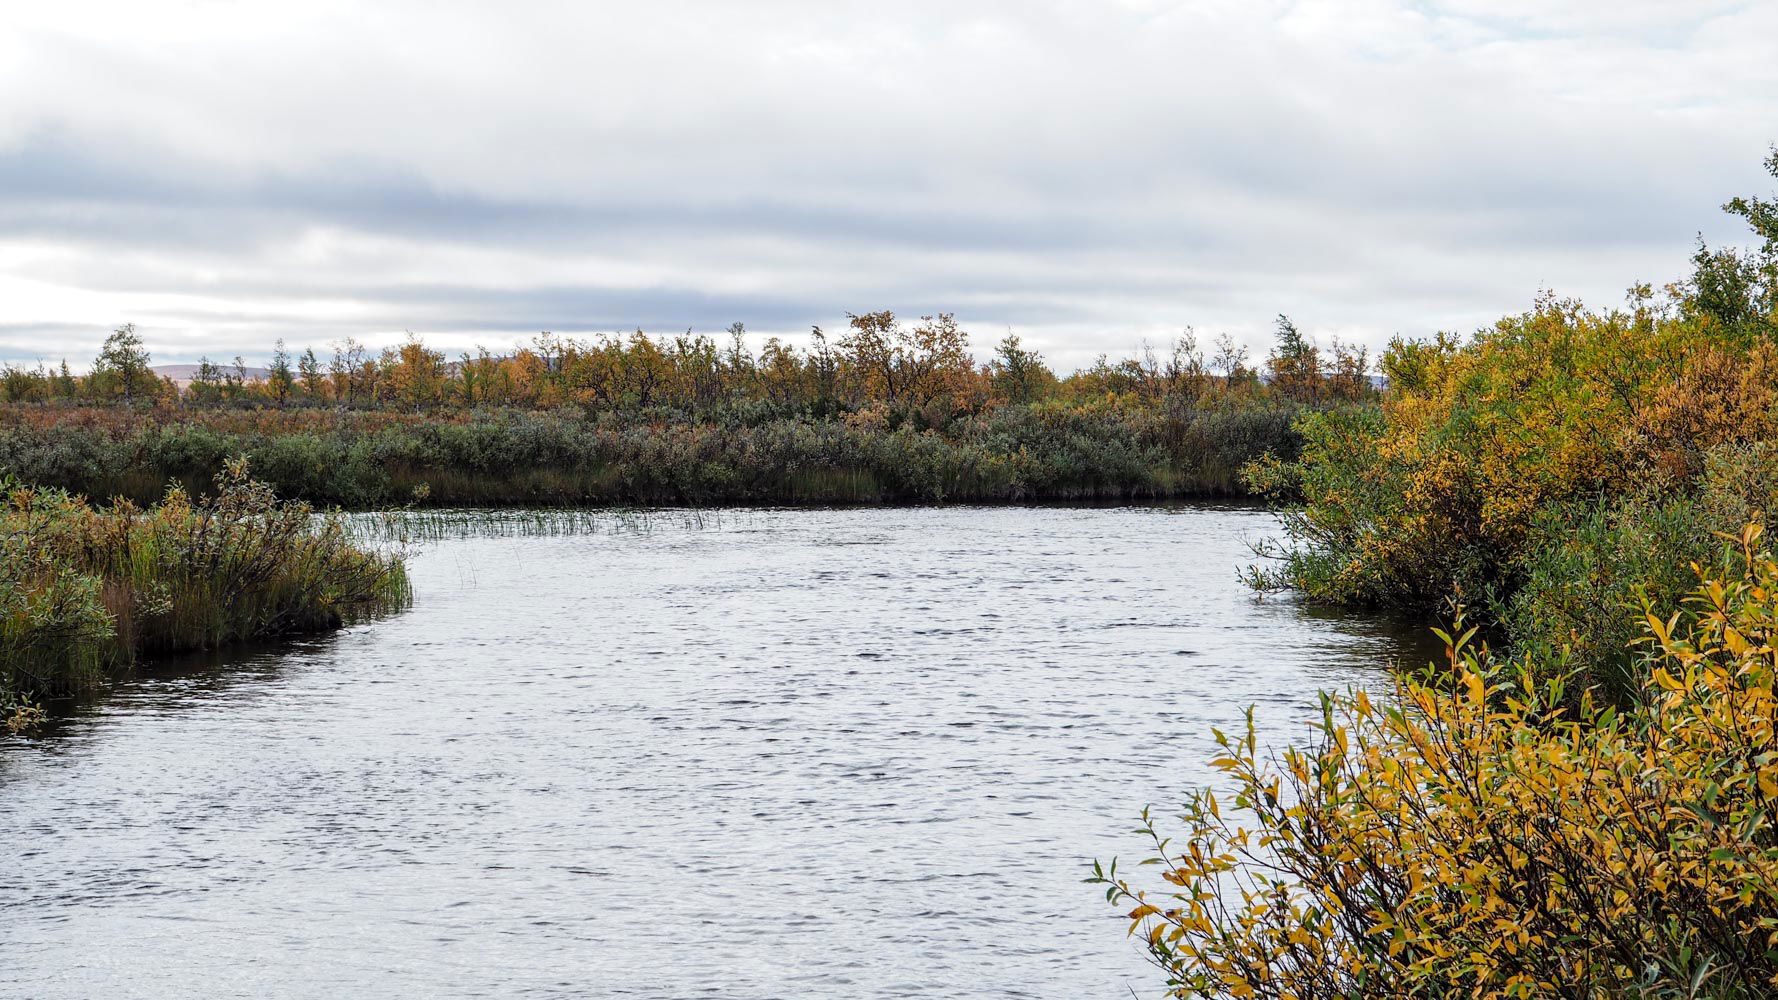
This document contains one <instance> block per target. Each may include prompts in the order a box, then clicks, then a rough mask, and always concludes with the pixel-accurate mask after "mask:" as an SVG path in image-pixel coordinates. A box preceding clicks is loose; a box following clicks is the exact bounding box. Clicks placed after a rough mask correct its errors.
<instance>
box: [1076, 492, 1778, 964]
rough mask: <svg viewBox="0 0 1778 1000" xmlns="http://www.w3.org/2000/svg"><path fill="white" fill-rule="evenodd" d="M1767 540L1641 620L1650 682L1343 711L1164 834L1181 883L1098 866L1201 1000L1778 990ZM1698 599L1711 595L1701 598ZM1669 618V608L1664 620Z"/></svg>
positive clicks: (1491, 662) (1365, 704) (1469, 690)
mask: <svg viewBox="0 0 1778 1000" xmlns="http://www.w3.org/2000/svg"><path fill="white" fill-rule="evenodd" d="M1760 539H1761V533H1760V529H1759V528H1758V527H1757V526H1753V527H1750V528H1748V529H1747V530H1746V531H1745V532H1744V533H1743V536H1742V538H1741V539H1740V540H1739V542H1738V544H1737V545H1735V546H1734V547H1733V548H1732V549H1731V550H1730V553H1729V558H1727V559H1724V560H1720V561H1713V563H1712V568H1711V569H1710V571H1709V572H1708V573H1707V574H1706V575H1705V576H1704V578H1703V579H1702V581H1701V583H1699V585H1698V586H1697V588H1696V590H1695V591H1694V592H1693V594H1692V596H1691V598H1690V599H1689V600H1688V601H1686V602H1685V603H1683V604H1682V605H1681V606H1679V607H1678V608H1677V609H1670V608H1667V607H1660V608H1650V609H1649V610H1648V611H1647V612H1646V613H1643V614H1638V615H1635V616H1626V617H1634V618H1635V619H1636V620H1637V621H1638V623H1639V626H1640V630H1641V633H1642V636H1643V638H1644V640H1645V645H1644V646H1643V649H1644V650H1645V652H1644V653H1643V654H1642V656H1641V666H1642V669H1641V670H1640V671H1639V672H1638V675H1639V676H1641V677H1643V678H1646V687H1645V688H1644V689H1643V690H1642V691H1641V692H1640V694H1641V697H1639V698H1638V699H1636V700H1635V702H1634V703H1633V706H1632V707H1630V708H1628V709H1619V708H1616V707H1613V706H1610V705H1607V704H1603V703H1601V702H1599V701H1595V700H1594V699H1593V698H1591V697H1590V696H1588V695H1587V694H1586V693H1585V692H1582V693H1581V694H1580V696H1579V697H1578V698H1576V697H1575V696H1574V695H1575V693H1574V691H1573V690H1572V689H1571V688H1570V687H1569V686H1568V685H1569V683H1570V680H1571V679H1570V678H1569V677H1568V675H1567V672H1566V670H1565V667H1564V664H1563V663H1562V661H1561V660H1560V659H1559V658H1558V659H1556V660H1554V661H1553V662H1552V661H1546V660H1540V659H1539V658H1538V657H1535V656H1526V657H1522V658H1518V659H1514V660H1510V661H1505V662H1502V661H1499V660H1495V659H1491V658H1489V657H1488V656H1487V655H1486V652H1485V650H1476V649H1474V648H1472V647H1470V646H1469V645H1468V642H1469V639H1470V637H1471V636H1473V633H1469V634H1468V635H1466V636H1457V637H1453V640H1452V643H1453V644H1452V653H1451V658H1450V665H1449V671H1448V672H1446V673H1440V674H1438V675H1436V676H1428V677H1425V678H1419V679H1408V680H1404V681H1402V682H1401V683H1400V684H1399V685H1398V686H1397V687H1396V689H1395V690H1394V691H1393V692H1392V693H1391V696H1390V697H1389V698H1387V699H1377V700H1373V699H1372V698H1370V697H1369V696H1367V695H1366V694H1364V693H1363V692H1354V693H1352V694H1349V695H1345V696H1337V697H1326V698H1325V700H1324V702H1323V717H1322V723H1321V726H1320V730H1319V737H1320V738H1319V741H1318V742H1317V743H1316V745H1315V746H1313V747H1312V748H1310V749H1306V750H1299V751H1290V752H1287V753H1285V754H1284V755H1283V757H1282V758H1281V759H1278V760H1275V761H1274V760H1272V759H1269V758H1268V757H1266V756H1265V755H1264V754H1263V753H1262V752H1261V751H1260V750H1259V749H1258V744H1257V740H1256V738H1255V736H1254V734H1253V726H1252V720H1251V717H1250V718H1249V723H1248V731H1247V733H1246V734H1244V735H1241V736H1239V737H1236V738H1229V737H1226V736H1223V735H1222V734H1218V739H1219V741H1220V742H1221V744H1222V746H1223V748H1224V756H1223V757H1222V758H1221V759H1219V760H1217V761H1216V762H1215V764H1216V766H1217V767H1218V768H1219V769H1220V770H1221V771H1222V772H1223V774H1224V775H1225V777H1226V778H1227V779H1228V781H1229V782H1230V783H1231V784H1232V785H1233V789H1232V794H1227V795H1225V797H1224V799H1223V800H1221V801H1219V800H1218V799H1217V797H1216V796H1215V795H1214V794H1213V793H1211V792H1207V791H1206V792H1200V793H1198V794H1197V795H1195V796H1193V797H1191V798H1190V799H1189V801H1188V803H1187V805H1186V807H1185V830H1184V831H1183V833H1182V834H1181V835H1179V836H1175V837H1172V838H1167V837H1165V836H1163V835H1162V834H1161V833H1159V832H1158V831H1156V830H1155V829H1154V827H1153V825H1152V824H1150V825H1149V828H1148V833H1149V835H1150V836H1151V837H1153V838H1154V843H1155V845H1156V847H1157V853H1156V856H1155V858H1154V859H1153V863H1156V864H1159V865H1160V866H1161V867H1160V877H1161V879H1162V880H1163V881H1164V882H1166V883H1167V886H1165V887H1160V888H1156V889H1152V890H1151V889H1150V888H1149V887H1146V886H1141V885H1135V884H1132V883H1131V882H1130V880H1129V877H1128V873H1127V872H1119V871H1118V870H1117V869H1116V866H1115V865H1113V866H1112V867H1111V868H1110V869H1098V870H1097V871H1096V873H1095V877H1094V879H1093V880H1092V881H1096V882H1099V883H1101V884H1106V885H1107V886H1108V888H1107V896H1108V898H1109V899H1110V900H1111V901H1112V902H1114V903H1117V904H1119V905H1121V906H1130V907H1133V908H1132V909H1131V910H1130V911H1129V916H1130V918H1131V920H1132V927H1131V930H1132V933H1141V934H1142V935H1143V936H1144V937H1145V939H1146V941H1147V943H1148V947H1149V950H1150V952H1151V953H1152V955H1153V956H1154V958H1155V959H1156V961H1158V962H1159V963H1160V964H1161V966H1162V967H1163V968H1164V969H1166V970H1167V973H1168V976H1169V980H1168V982H1169V986H1170V987H1171V988H1172V990H1173V992H1174V995H1176V996H1181V997H1185V996H1204V995H1210V996H1227V997H1258V998H1275V1000H1284V998H1300V1000H1312V998H1329V1000H1331V998H1336V997H1337V998H1351V997H1391V998H1393V997H1459V996H1461V997H1575V998H1592V997H1637V998H1641V997H1716V998H1725V1000H1726V998H1755V997H1770V996H1773V995H1778V827H1775V826H1774V816H1775V815H1778V734H1775V732H1774V720H1775V719H1778V701H1775V699H1774V694H1773V684H1774V680H1775V675H1778V653H1775V652H1774V650H1775V649H1778V563H1774V562H1773V560H1772V557H1771V555H1770V552H1769V551H1765V550H1762V549H1761V548H1759V547H1758V545H1759V542H1760ZM1695 582H1696V581H1695ZM1663 616H1666V617H1663Z"/></svg>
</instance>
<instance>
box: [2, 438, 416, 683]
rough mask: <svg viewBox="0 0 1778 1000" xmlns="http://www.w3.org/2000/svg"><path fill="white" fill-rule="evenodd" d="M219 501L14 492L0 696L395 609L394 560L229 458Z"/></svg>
mask: <svg viewBox="0 0 1778 1000" xmlns="http://www.w3.org/2000/svg"><path fill="white" fill-rule="evenodd" d="M215 485H216V493H215V495H214V496H211V497H206V498H201V499H193V498H192V497H191V496H190V495H189V494H188V493H187V492H186V491H185V490H184V489H183V488H182V487H178V486H174V487H171V488H169V489H168V490H167V492H166V495H165V496H164V497H163V499H162V500H161V502H160V503H159V504H157V505H154V506H152V507H150V508H147V509H145V510H144V509H140V508H138V507H137V506H136V505H134V504H133V503H131V502H129V501H127V500H120V501H117V502H116V503H114V504H112V505H111V506H109V507H95V506H93V505H91V504H90V503H88V502H87V501H85V500H83V499H81V498H78V497H75V496H72V495H70V494H68V493H65V492H62V491H60V490H52V489H42V488H36V487H23V486H10V487H8V488H7V489H6V490H5V493H4V496H5V507H4V510H3V511H0V691H3V692H9V693H20V692H23V693H28V694H31V695H37V696H54V695H61V694H68V693H73V692H78V691H81V690H85V689H89V688H91V687H93V686H95V685H97V684H98V683H99V682H100V681H101V680H102V678H103V676H104V673H105V671H106V670H107V669H112V668H118V667H126V666H129V665H130V664H132V663H134V662H135V661H136V660H137V659H138V658H140V657H143V656H147V655H153V654H158V653H170V652H177V651H181V650H190V649H206V648H214V647H217V646H221V645H225V644H228V643H232V642H239V641H242V640H246V639H253V638H261V637H266V636H274V635H286V634H293V633H303V632H319V631H326V630H329V629H333V628H338V627H340V626H341V625H343V624H346V623H348V622H350V621H353V620H357V619H360V618H362V617H364V616H367V615H372V614H377V613H381V612H386V611H389V610H393V609H395V608H399V607H401V606H403V605H404V604H405V603H406V602H407V601H408V600H409V597H410V591H409V587H408V581H407V576H406V573H405V571H404V569H403V565H402V562H401V559H400V558H399V556H396V555H392V554H388V553H384V552H379V551H375V550H371V549H368V548H365V547H363V546H361V545H360V544H358V542H357V541H356V540H355V539H354V537H353V535H352V534H351V533H350V532H349V531H348V529H347V526H346V524H345V523H344V522H343V521H342V520H341V519H339V518H337V517H319V516H317V515H316V514H315V513H314V511H313V510H312V509H311V508H310V507H309V506H308V505H307V504H304V503H296V502H282V501H279V500H278V499H277V497H276V496H275V495H274V494H273V492H272V490H271V489H270V488H269V487H268V486H266V485H265V484H263V483H259V482H255V481H253V480H252V479H251V478H249V476H248V474H247V465H246V462H245V460H244V459H235V460H232V461H230V462H228V463H227V464H226V466H225V468H224V469H223V471H222V472H221V473H220V474H218V476H217V477H216V482H215Z"/></svg>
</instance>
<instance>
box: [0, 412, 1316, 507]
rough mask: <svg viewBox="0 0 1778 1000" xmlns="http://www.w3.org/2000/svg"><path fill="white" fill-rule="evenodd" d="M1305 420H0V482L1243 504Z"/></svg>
mask: <svg viewBox="0 0 1778 1000" xmlns="http://www.w3.org/2000/svg"><path fill="white" fill-rule="evenodd" d="M1299 412H1301V408H1299V407H1295V406H1284V405H1278V404H1277V403H1275V402H1270V401H1264V402H1260V403H1254V404H1252V405H1246V404H1242V403H1240V402H1239V401H1234V402H1230V403H1226V404H1223V405H1218V406H1215V407H1208V408H1203V409H1194V408H1188V407H1174V408H1162V407H1158V406H1154V405H1148V404H1132V403H1129V402H1127V401H1126V402H1119V401H1117V400H1116V399H1112V400H1107V401H1100V402H1098V403H1093V404H1090V405H1088V404H1078V405H1077V404H1064V403H1061V402H1051V403H1038V404H1019V405H1006V406H1001V407H997V408H994V409H991V410H987V411H984V412H982V413H980V414H975V415H971V416H963V417H958V418H956V419H953V420H949V421H947V422H946V423H945V424H944V425H943V426H941V427H932V426H927V427H922V426H920V425H919V423H918V422H917V421H914V420H911V419H893V418H892V417H891V414H890V413H889V412H888V411H883V410H868V409H867V410H859V411H853V412H847V413H842V414H838V415H831V416H827V417H818V416H814V415H811V414H807V413H789V414H784V413H775V412H770V411H762V412H749V413H741V412H731V413H728V414H726V415H712V414H703V415H700V416H696V417H694V416H692V415H689V414H685V413H680V412H677V411H656V412H651V413H643V414H634V413H621V414H618V413H604V414H593V415H588V414H585V413H581V412H577V411H571V410H558V411H548V412H544V411H534V410H516V409H487V410H474V411H464V412H457V413H438V414H401V413H388V412H376V411H372V412H362V411H332V410H317V409H292V410H149V411H130V410H124V409H119V408H115V407H112V408H96V407H86V408H65V407H54V406H45V407H34V406H8V407H0V470H4V471H6V472H8V473H10V474H12V475H14V476H15V477H16V478H17V479H19V480H20V481H23V482H29V483H33V484H37V485H43V486H53V487H58V488H61V489H66V490H69V491H70V492H74V493H78V494H81V495H84V496H87V497H89V498H94V499H106V498H110V497H113V496H121V497H126V498H129V499H132V500H135V501H137V502H147V500H149V499H151V498H153V497H155V496H158V495H159V493H160V491H161V490H163V489H165V486H166V484H167V483H168V482H178V483H182V484H188V488H189V485H190V484H197V483H203V482H208V481H209V478H210V477H212V476H214V475H215V474H216V473H217V472H218V471H219V470H221V468H222V467H223V466H224V464H225V463H227V462H228V461H229V460H230V459H232V458H234V457H236V456H243V455H244V456H247V457H248V459H249V460H250V462H251V463H252V468H253V471H254V475H255V476H256V477H257V478H260V479H263V480H264V481H265V482H267V483H268V484H270V485H271V486H272V487H273V488H274V489H276V490H277V492H278V493H279V495H281V496H286V497H290V498H294V499H300V500H304V501H307V502H310V503H313V504H317V505H322V506H337V507H341V508H346V509H360V510H363V509H375V508H383V507H391V506H409V505H417V506H529V505H554V506H610V505H690V506H712V505H718V504H761V503H765V504H786V505H795V504H824V503H843V504H891V503H952V502H1041V501H1081V500H1142V499H1151V500H1152V499H1175V498H1187V497H1227V496H1240V495H1246V492H1247V491H1246V489H1245V487H1244V486H1243V485H1242V482H1241V478H1240V470H1241V468H1242V467H1243V466H1244V465H1245V464H1247V463H1248V462H1250V461H1252V460H1254V459H1256V458H1258V457H1260V456H1262V455H1268V454H1269V455H1273V456H1275V457H1277V458H1279V459H1281V460H1285V461H1289V460H1292V459H1294V458H1295V457H1296V453H1297V449H1298V446H1299V441H1300V438H1299V437H1298V435H1297V433H1296V431H1295V430H1294V429H1293V421H1294V419H1295V417H1296V416H1297V415H1298V414H1299Z"/></svg>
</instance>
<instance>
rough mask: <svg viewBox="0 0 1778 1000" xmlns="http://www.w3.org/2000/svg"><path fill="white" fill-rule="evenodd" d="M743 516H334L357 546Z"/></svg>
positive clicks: (686, 524) (629, 530) (690, 523)
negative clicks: (356, 542) (338, 519)
mask: <svg viewBox="0 0 1778 1000" xmlns="http://www.w3.org/2000/svg"><path fill="white" fill-rule="evenodd" d="M742 516H744V512H737V511H733V510H723V511H719V510H707V509H703V508H696V507H679V508H670V509H657V508H626V507H616V508H596V509H583V508H573V507H539V508H530V509H503V510H493V509H482V508H423V507H410V508H403V509H399V510H387V511H374V512H370V513H360V514H347V515H338V517H340V520H341V523H342V524H343V525H344V526H345V529H346V530H347V531H348V532H349V533H350V534H351V535H352V537H353V538H354V539H356V540H357V541H358V542H359V543H360V544H363V545H375V546H394V547H396V548H397V549H401V548H405V547H407V546H410V545H420V544H427V543H431V542H440V541H447V540H450V539H456V538H556V537H572V536H577V535H638V534H649V533H651V532H655V531H661V530H707V529H714V528H721V527H723V526H724V525H725V524H728V523H731V522H733V521H734V520H735V519H736V518H737V517H742Z"/></svg>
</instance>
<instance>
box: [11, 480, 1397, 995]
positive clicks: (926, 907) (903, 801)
mask: <svg viewBox="0 0 1778 1000" xmlns="http://www.w3.org/2000/svg"><path fill="white" fill-rule="evenodd" d="M1273 528H1274V524H1273V522H1272V520H1271V519H1270V518H1269V517H1268V516H1267V515H1265V514H1263V513H1261V512H1258V511H1254V510H1250V509H1242V508H1217V507H1190V508H1170V509H1163V508H1117V509H1054V508H1051V509H1015V508H946V509H901V510H834V511H736V512H724V513H721V514H717V515H706V516H703V517H700V518H698V519H696V520H695V521H694V520H693V519H691V518H688V517H678V518H676V517H675V516H673V515H665V514H663V515H659V516H655V517H652V518H648V519H646V520H645V521H643V522H617V521H613V522H611V523H610V525H609V527H608V530H600V531H597V532H589V533H582V534H575V535H571V536H560V537H454V538H446V539H444V540H442V541H437V542H434V543H430V544H427V545H424V546H421V547H420V548H418V549H417V550H416V551H415V553H414V556H413V561H412V564H411V575H412V577H413V582H414V589H415V594H416V600H415V603H414V606H413V608H412V609H411V610H410V611H407V612H405V613H402V614H400V615H396V616H394V617H391V618H388V619H386V620H383V621H379V622H375V623H372V624H368V625H362V626H358V627H355V628H353V629H351V630H350V631H348V632H345V633H341V634H337V635H334V636H330V637H327V638H324V639H318V640H309V641H302V642H297V643H293V644H286V645H280V646H277V647H275V648H261V649H257V650H253V651H249V652H245V653H235V654H233V655H231V656H229V657H226V658H221V657H213V658H210V659H208V660H197V661H191V662H188V663H185V664H183V665H180V666H178V667H176V668H166V667H163V668H159V669H157V670H154V671H151V672H145V673H144V674H143V675H142V676H140V677H138V678H136V679H134V680H132V681H130V682H128V683H125V684H122V685H120V686H119V687H118V689H117V690H116V691H115V692H113V693H112V694H111V695H109V696H107V697H105V698H104V699H102V700H101V701H99V702H98V703H96V704H94V705H91V706H89V707H87V708H85V709H82V710H80V711H78V712H75V713H72V714H67V715H64V716H63V717H61V718H60V719H58V720H57V721H56V722H55V723H54V724H53V725H52V726H51V727H49V729H48V730H47V731H46V732H44V733H42V734H40V735H38V736H36V737H32V738H29V739H26V738H4V737H0V844H3V845H4V847H3V856H4V857H5V859H6V862H5V864H4V865H3V866H0V995H3V996H29V997H41V998H63V997H66V998H76V997H78V998H86V997H101V996H102V997H110V998H118V997H157V998H158V997H188V996H199V995H201V996H207V997H385V996H386V997H470V996H499V997H508V996H514V997H516V996H539V997H545V996H547V997H557V996H593V997H648V998H663V1000H665V998H685V997H705V996H707V997H736V998H778V997H1054V998H1069V1000H1076V998H1084V997H1106V998H1113V997H1128V996H1130V995H1131V991H1132V990H1133V991H1134V992H1135V994H1136V995H1138V996H1143V997H1147V996H1154V995H1157V994H1158V993H1159V992H1160V990H1159V988H1158V987H1159V982H1160V980H1159V978H1158V976H1157V975H1156V974H1155V972H1154V970H1152V969H1151V968H1149V967H1148V966H1147V965H1146V964H1145V963H1144V961H1143V959H1142V957H1141V954H1140V952H1139V950H1138V949H1137V947H1136V946H1135V944H1134V943H1133V942H1132V941H1131V940H1129V939H1128V938H1126V937H1125V936H1124V927H1125V923H1124V921H1123V920H1122V919H1121V917H1119V916H1118V915H1117V914H1116V913H1115V912H1114V911H1112V910H1111V908H1110V907H1108V906H1106V904H1105V902H1104V900H1103V898H1102V897H1101V896H1100V895H1099V893H1098V890H1097V889H1096V887H1093V886H1088V885H1083V884H1081V882H1080V880H1081V878H1082V877H1083V876H1084V875H1085V874H1086V872H1085V866H1086V864H1087V862H1088V861H1089V860H1090V859H1091V858H1093V857H1095V856H1099V857H1107V858H1108V857H1110V856H1111V855H1113V854H1118V855H1122V856H1125V857H1128V858H1139V857H1141V856H1144V855H1143V849H1144V847H1145V844H1144V842H1143V839H1142V838H1141V837H1138V836H1136V835H1134V834H1132V833H1131V830H1132V829H1133V828H1134V827H1135V826H1136V825H1137V824H1136V822H1135V817H1136V814H1137V813H1138V812H1139V810H1140V809H1141V807H1142V806H1143V805H1145V804H1148V803H1153V804H1154V805H1155V806H1156V807H1157V811H1159V812H1163V813H1164V812H1166V811H1167V809H1168V808H1169V807H1170V806H1171V805H1172V804H1174V803H1176V802H1177V801H1178V800H1179V798H1180V792H1181V790H1182V789H1185V788H1188V787H1191V786H1195V785H1198V784H1201V783H1203V782H1205V781H1207V780H1209V779H1210V777H1211V775H1210V772H1209V771H1208V769H1207V768H1206V766H1205V762H1206V761H1207V760H1209V759H1210V758H1211V757H1212V756H1213V753H1212V749H1213V748H1212V744H1211V742H1210V727H1211V726H1222V727H1224V728H1230V727H1237V726H1239V725H1240V719H1241V712H1242V709H1243V708H1245V707H1246V706H1248V705H1255V706H1257V710H1258V712H1257V714H1258V718H1259V720H1260V725H1261V727H1262V735H1263V736H1264V737H1265V738H1267V739H1269V740H1270V741H1271V742H1272V743H1274V744H1275V745H1277V744H1282V743H1283V742H1284V741H1286V740H1290V739H1300V738H1301V736H1300V734H1301V733H1302V732H1303V729H1302V726H1301V725H1300V723H1301V722H1303V721H1304V720H1306V719H1308V718H1310V717H1311V716H1312V715H1313V714H1314V713H1313V705H1314V701H1315V693H1316V691H1317V690H1318V689H1321V688H1329V687H1343V686H1345V685H1348V684H1351V683H1358V682H1375V681H1377V680H1379V679H1380V676H1381V671H1382V670H1383V668H1384V667H1385V666H1386V665H1387V664H1388V663H1389V662H1390V661H1391V660H1393V659H1394V658H1395V657H1396V656H1397V655H1399V650H1400V649H1401V648H1402V645H1401V644H1402V639H1401V637H1400V636H1401V633H1400V631H1399V630H1395V629H1390V628H1388V627H1385V626H1384V625H1382V624H1380V623H1377V622H1372V621H1367V620H1365V619H1352V618H1335V617H1327V616H1317V615H1315V614H1313V613H1311V612H1308V611H1305V610H1304V609H1302V608H1301V607H1299V606H1297V605H1295V604H1293V603H1289V602H1283V601H1277V600H1272V601H1266V602H1259V603H1256V602H1255V601H1253V600H1252V599H1251V598H1250V597H1249V596H1248V595H1247V594H1246V593H1244V592H1243V590H1242V589H1241V587H1240V586H1239V584H1238V583H1237V582H1236V580H1235V573H1236V570H1237V568H1238V567H1239V566H1240V565H1242V564H1243V563H1244V562H1245V561H1247V559H1248V552H1247V548H1246V542H1247V541H1248V540H1251V539H1254V538H1257V537H1260V536H1262V535H1264V534H1266V533H1268V532H1270V531H1272V530H1273Z"/></svg>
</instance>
